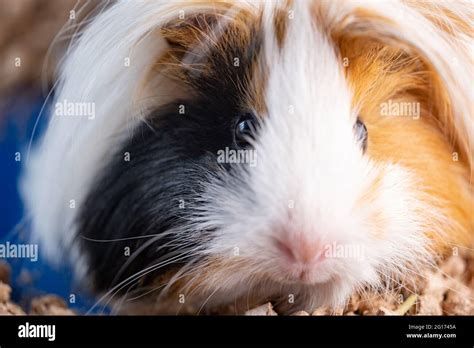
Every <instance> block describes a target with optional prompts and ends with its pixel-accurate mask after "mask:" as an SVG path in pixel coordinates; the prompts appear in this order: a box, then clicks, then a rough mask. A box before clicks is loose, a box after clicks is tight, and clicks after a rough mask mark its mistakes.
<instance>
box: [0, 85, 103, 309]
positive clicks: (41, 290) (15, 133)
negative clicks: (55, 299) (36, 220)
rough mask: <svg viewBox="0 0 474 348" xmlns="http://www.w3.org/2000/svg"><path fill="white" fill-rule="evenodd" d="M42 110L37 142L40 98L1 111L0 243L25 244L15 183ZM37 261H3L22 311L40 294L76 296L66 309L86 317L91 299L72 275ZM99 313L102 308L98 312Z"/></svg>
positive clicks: (19, 101)
mask: <svg viewBox="0 0 474 348" xmlns="http://www.w3.org/2000/svg"><path fill="white" fill-rule="evenodd" d="M44 104H45V108H44V111H43V114H42V115H41V118H40V119H39V121H38V125H37V128H36V131H35V136H34V139H33V141H34V142H36V141H37V140H38V139H39V138H40V137H41V134H42V133H43V132H44V129H45V126H46V123H47V114H48V105H47V103H46V101H45V98H44V97H42V96H34V97H31V96H22V95H21V94H20V96H18V97H16V98H15V99H14V100H11V101H9V103H8V104H7V105H6V107H5V109H4V110H3V115H2V116H1V121H2V124H1V125H0V183H1V185H0V243H2V244H3V243H5V242H6V241H9V242H10V243H28V240H29V236H28V235H29V231H28V224H27V223H24V222H25V219H23V207H22V202H21V198H20V195H19V191H18V180H19V178H20V175H21V170H22V164H23V163H24V161H25V159H26V153H27V148H28V142H29V141H30V138H31V136H32V132H33V128H34V125H35V122H36V121H37V119H38V116H39V114H40V111H41V109H42V107H43V105H44ZM16 152H20V153H21V161H19V162H18V161H15V153H16ZM38 253H39V255H38V261H36V262H32V261H31V260H29V259H13V258H9V259H7V260H6V261H7V262H8V263H9V264H10V266H11V267H12V275H11V279H10V282H11V285H12V288H13V293H12V298H13V300H14V301H16V302H18V303H19V304H20V305H22V307H24V309H26V310H27V311H28V310H29V308H28V305H29V303H30V301H31V298H32V297H34V296H38V295H41V294H57V295H59V296H61V297H63V298H64V299H65V300H66V301H68V300H69V295H70V294H72V293H73V294H75V300H76V302H75V303H68V306H69V307H71V308H73V309H75V310H76V311H77V312H80V313H85V312H86V311H87V310H88V309H90V307H91V306H92V305H93V304H94V301H92V299H91V298H89V297H87V296H85V295H84V294H81V293H80V291H79V290H78V289H77V287H76V286H74V282H73V281H72V273H71V269H70V267H68V266H67V265H63V266H61V268H58V269H54V268H51V267H50V266H49V265H48V264H47V263H46V260H44V258H43V257H41V248H38ZM99 309H101V308H99Z"/></svg>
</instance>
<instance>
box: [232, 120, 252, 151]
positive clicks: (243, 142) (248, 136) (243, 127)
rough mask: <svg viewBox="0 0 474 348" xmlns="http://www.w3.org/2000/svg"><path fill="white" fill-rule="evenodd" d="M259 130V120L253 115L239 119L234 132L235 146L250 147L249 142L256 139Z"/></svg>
mask: <svg viewBox="0 0 474 348" xmlns="http://www.w3.org/2000/svg"><path fill="white" fill-rule="evenodd" d="M256 129H257V120H256V118H255V116H254V115H252V114H251V113H246V114H244V115H242V116H240V117H239V119H238V121H237V124H236V126H235V131H234V139H235V144H236V145H237V146H238V147H242V148H245V147H248V146H250V143H249V141H251V140H252V139H254V137H255V131H256Z"/></svg>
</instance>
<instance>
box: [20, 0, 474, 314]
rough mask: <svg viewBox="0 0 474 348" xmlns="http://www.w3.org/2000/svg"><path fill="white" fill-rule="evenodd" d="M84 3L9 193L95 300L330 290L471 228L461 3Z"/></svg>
mask: <svg viewBox="0 0 474 348" xmlns="http://www.w3.org/2000/svg"><path fill="white" fill-rule="evenodd" d="M89 22H90V23H89V24H88V25H87V26H85V27H84V28H83V29H81V32H80V33H78V34H77V35H75V39H74V41H73V43H72V45H71V47H70V49H69V50H68V51H67V52H66V54H65V57H64V63H63V64H62V66H61V71H60V75H59V80H58V82H57V86H56V90H55V94H54V100H53V103H52V104H51V110H50V112H49V123H48V127H47V129H46V131H45V133H44V135H43V136H42V138H41V139H40V141H39V142H38V144H37V145H36V146H34V147H33V149H32V151H31V153H30V154H28V156H29V157H28V159H27V163H26V165H25V169H24V173H23V176H22V180H21V192H22V196H23V198H24V202H25V208H26V214H27V218H28V219H29V221H30V226H31V232H32V238H34V239H35V240H37V242H38V243H39V248H40V251H41V253H42V255H44V256H45V257H47V258H48V259H49V260H51V262H52V263H54V262H56V263H61V264H62V263H70V264H71V265H73V266H74V270H75V275H76V279H77V281H78V282H79V284H82V285H83V286H84V287H86V288H88V289H90V290H92V291H93V292H94V293H95V294H97V296H98V298H99V299H101V300H103V301H102V302H103V303H104V302H105V303H108V302H109V301H110V300H111V302H110V303H113V304H117V303H118V304H122V305H123V308H128V311H130V312H148V313H184V312H186V313H212V312H213V311H215V310H216V308H223V307H225V306H228V305H231V304H236V306H237V307H238V308H240V309H239V310H237V312H240V311H243V310H245V309H246V306H247V305H248V304H249V303H255V304H257V303H264V301H272V302H273V303H274V304H275V305H276V306H277V308H278V310H279V311H280V313H291V312H294V311H296V310H300V309H306V310H311V309H313V308H316V307H318V306H323V305H324V306H328V307H330V308H337V307H339V306H341V305H344V304H345V303H346V301H347V300H348V298H349V297H350V296H351V294H353V293H355V292H358V291H362V290H363V289H367V288H371V289H381V288H383V287H384V286H386V284H387V282H388V283H393V284H406V283H407V282H409V279H410V278H412V277H414V276H416V275H418V274H419V272H420V269H422V268H423V267H432V266H435V264H436V261H437V260H439V259H440V258H442V257H443V256H445V255H446V254H448V253H449V252H450V251H451V250H452V248H462V247H469V245H472V244H471V243H472V237H473V235H474V223H473V215H474V214H473V212H474V190H473V184H472V180H473V178H474V176H473V148H474V147H473V144H474V114H473V93H472V91H473V82H472V77H473V56H472V48H473V45H472V44H473V34H472V28H473V11H472V4H469V3H468V2H461V1H456V2H455V1H453V2H441V1H440V2H417V1H344V0H337V1H318V0H314V1H303V0H294V1H290V0H287V1H233V0H226V1H205V0H203V1H187V0H182V1H172V2H169V1H164V0H163V1H161V0H157V1H147V2H136V1H119V2H117V3H114V4H112V5H110V6H108V7H106V8H104V9H103V10H102V11H100V12H98V13H97V14H96V15H95V16H94V17H93V19H91V20H90V21H89ZM470 50H471V51H470ZM470 52H471V53H470ZM100 296H102V297H100ZM185 307H186V308H190V309H189V310H188V309H184V308H185ZM120 308H122V307H120ZM181 309H182V311H181Z"/></svg>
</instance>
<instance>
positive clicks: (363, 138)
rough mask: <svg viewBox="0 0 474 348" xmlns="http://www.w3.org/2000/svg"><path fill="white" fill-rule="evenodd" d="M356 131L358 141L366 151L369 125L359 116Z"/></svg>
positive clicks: (355, 126)
mask: <svg viewBox="0 0 474 348" xmlns="http://www.w3.org/2000/svg"><path fill="white" fill-rule="evenodd" d="M354 133H355V137H356V139H357V142H358V143H359V144H360V146H361V148H362V151H364V152H365V150H366V149H367V137H368V133H367V127H366V126H365V124H364V122H362V121H361V119H360V118H357V121H356V123H355V125H354Z"/></svg>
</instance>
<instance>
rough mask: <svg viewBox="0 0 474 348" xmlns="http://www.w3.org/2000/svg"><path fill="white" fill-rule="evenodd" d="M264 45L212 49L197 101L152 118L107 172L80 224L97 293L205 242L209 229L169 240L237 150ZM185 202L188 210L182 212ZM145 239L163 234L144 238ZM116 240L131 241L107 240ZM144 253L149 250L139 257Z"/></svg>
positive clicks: (257, 41) (143, 280) (90, 197)
mask: <svg viewBox="0 0 474 348" xmlns="http://www.w3.org/2000/svg"><path fill="white" fill-rule="evenodd" d="M230 44H232V42H230ZM260 46H261V42H260V39H259V37H258V35H255V36H253V38H252V40H251V41H250V42H249V43H248V45H247V46H246V47H238V46H237V47H235V46H232V45H230V46H229V48H228V50H227V51H226V52H227V53H226V54H224V55H223V54H222V51H219V52H214V51H211V52H210V55H209V57H208V59H209V62H210V63H211V66H212V68H211V71H212V73H206V74H203V75H199V76H196V79H195V80H193V81H192V85H193V89H194V90H196V92H197V93H196V95H197V96H198V97H197V99H194V100H192V101H176V102H175V103H173V104H171V105H168V106H166V107H164V108H162V109H160V110H157V111H156V112H155V113H154V114H152V115H150V117H149V118H148V119H147V122H146V124H145V123H143V124H141V125H140V126H139V127H138V129H136V130H135V131H134V135H133V136H132V137H131V139H129V140H128V141H127V142H126V143H124V144H123V145H122V148H121V149H120V151H118V152H117V153H115V155H114V156H113V157H112V159H111V161H110V163H109V164H108V165H107V167H106V169H105V170H103V172H102V173H101V176H100V177H99V178H98V180H97V181H96V182H95V184H94V185H93V187H92V188H91V190H90V192H89V194H88V196H87V199H86V201H85V203H84V205H83V206H82V207H81V211H80V214H79V216H78V221H77V223H78V236H77V238H78V243H79V245H80V246H81V249H82V250H83V252H84V253H85V255H86V257H87V261H88V264H89V267H90V269H89V272H90V274H91V276H92V281H93V284H94V287H95V289H96V290H99V291H104V290H109V289H110V288H111V287H113V286H114V285H116V284H118V283H120V282H121V281H122V280H124V279H126V278H127V277H130V276H132V275H134V274H136V273H137V272H139V271H141V270H143V269H145V268H146V267H148V266H150V265H153V264H156V263H157V262H158V261H161V260H166V259H169V258H171V257H173V256H176V255H177V256H178V257H179V256H183V255H185V253H186V250H187V248H192V247H193V246H196V245H198V244H200V243H205V241H206V238H208V235H209V231H193V235H192V236H191V235H189V236H186V235H184V240H186V241H188V242H189V245H187V246H186V247H182V246H180V245H179V243H174V242H175V241H176V240H177V239H178V238H183V234H180V233H179V232H177V233H173V234H169V235H168V234H167V231H169V230H170V229H172V228H177V229H178V230H179V227H180V226H183V225H186V222H187V221H188V220H189V219H190V212H192V206H193V204H194V203H193V200H194V198H193V197H196V195H199V194H200V193H201V191H202V187H203V185H205V182H206V172H211V173H213V172H214V173H215V172H216V171H217V169H219V166H221V165H220V164H218V163H217V151H218V150H220V149H224V148H225V147H230V148H233V147H234V146H235V144H234V136H233V135H234V134H233V132H234V129H235V124H236V122H237V120H238V117H239V115H240V114H242V112H246V111H247V110H246V109H245V98H246V97H245V96H244V94H245V93H244V92H243V91H245V89H246V85H247V84H248V83H250V80H249V76H251V70H252V64H253V62H254V61H255V59H256V55H257V54H258V52H259V47H260ZM236 56H238V57H241V59H240V64H239V66H238V67H235V66H234V65H233V58H234V57H236ZM180 105H184V107H185V113H184V114H179V108H180ZM126 153H129V154H130V160H129V161H126V160H125V159H126ZM227 169H228V168H227ZM183 202H184V208H183V207H180V203H183ZM146 235H157V236H158V237H157V238H156V239H152V238H150V237H146V238H140V237H142V236H146ZM115 239H127V240H123V241H113V242H112V241H104V242H101V240H102V241H103V240H115ZM126 248H129V250H130V256H128V255H127V254H126V250H127V249H126ZM140 248H143V250H142V251H141V252H140V253H137V250H139V249H140ZM134 253H137V254H136V255H135V254H134ZM132 257H133V261H129V260H130V258H132ZM185 261H186V258H183V259H181V260H179V261H176V262H171V263H170V264H168V265H167V266H165V267H161V268H159V269H157V270H156V271H154V272H151V273H150V274H148V275H147V276H144V277H139V278H138V279H137V280H139V281H140V284H142V285H143V284H146V283H148V281H147V280H150V279H153V278H154V277H156V276H158V275H160V274H163V272H165V271H168V270H169V269H170V267H177V266H180V265H181V264H182V263H183V262H185ZM124 265H127V266H126V267H125V266H124ZM136 282H137V281H134V282H132V283H131V284H130V285H132V284H135V283H136ZM128 288H129V286H126V287H124V289H123V290H124V291H126V290H127V289H128Z"/></svg>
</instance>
